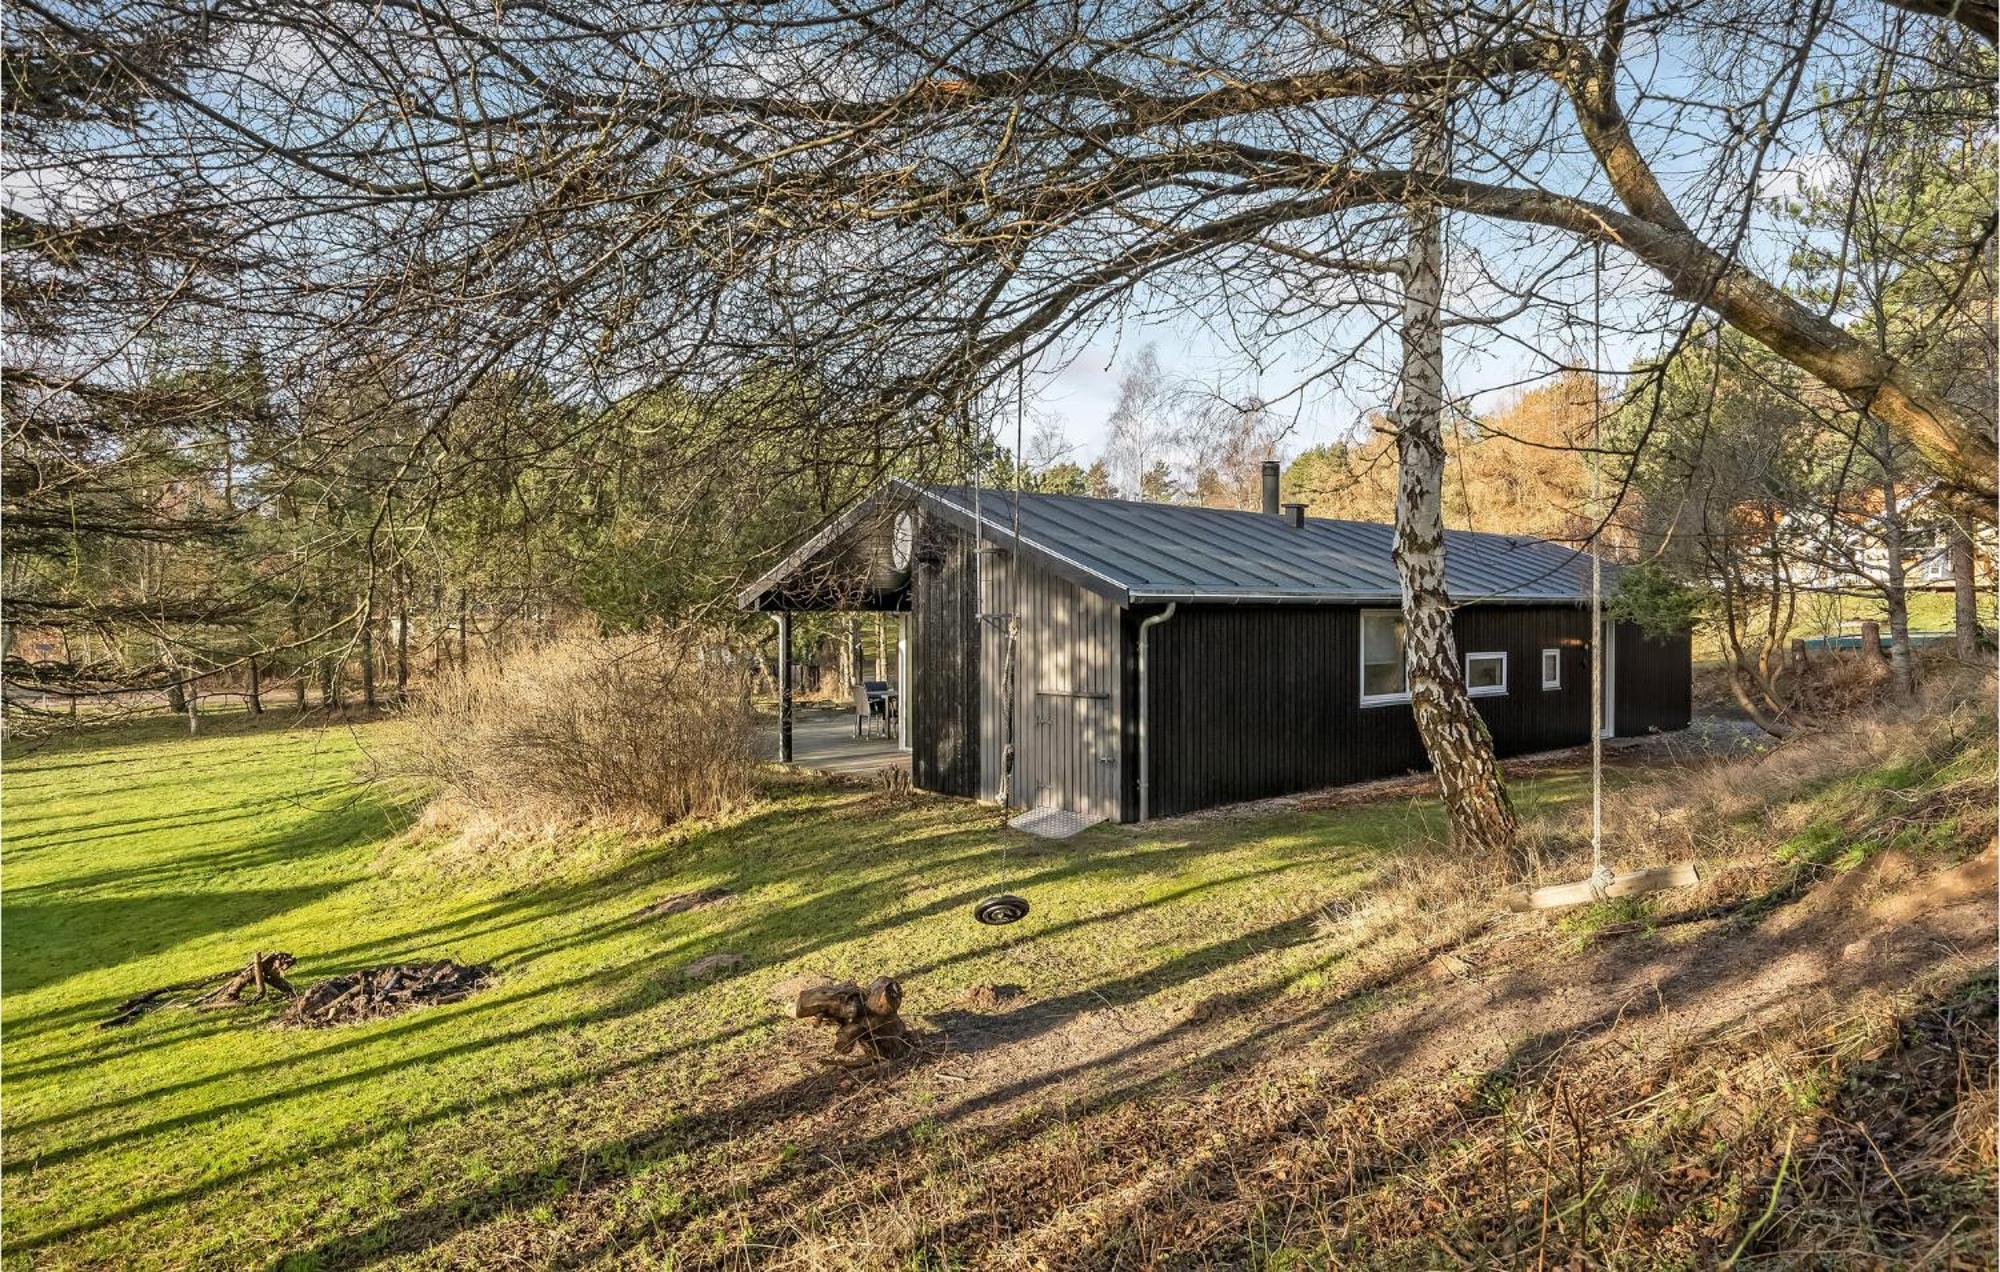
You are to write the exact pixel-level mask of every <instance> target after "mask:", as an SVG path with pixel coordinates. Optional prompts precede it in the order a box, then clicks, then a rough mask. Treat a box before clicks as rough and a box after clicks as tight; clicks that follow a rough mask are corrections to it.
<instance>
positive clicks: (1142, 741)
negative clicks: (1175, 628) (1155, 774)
mask: <svg viewBox="0 0 2000 1272" xmlns="http://www.w3.org/2000/svg"><path fill="white" fill-rule="evenodd" d="M1180 607H1181V603H1180V602H1179V601H1169V602H1168V603H1167V608H1165V609H1163V610H1161V611H1160V612H1159V613H1157V614H1149V615H1147V616H1146V617H1145V618H1142V619H1140V620H1139V820H1140V821H1145V820H1146V819H1147V818H1148V817H1150V816H1151V815H1152V790H1151V780H1150V779H1151V772H1152V767H1153V766H1152V759H1153V750H1152V744H1151V742H1150V741H1149V740H1148V738H1147V729H1146V717H1147V716H1148V715H1150V714H1152V706H1153V699H1152V695H1151V691H1150V690H1149V689H1148V688H1147V685H1146V644H1147V641H1146V637H1147V636H1148V635H1149V634H1150V633H1151V632H1152V630H1153V629H1154V628H1155V627H1157V626H1159V625H1160V624H1161V623H1164V622H1166V621H1167V620H1168V619H1170V618H1172V617H1173V616H1174V611H1175V610H1177V609H1179V608H1180Z"/></svg>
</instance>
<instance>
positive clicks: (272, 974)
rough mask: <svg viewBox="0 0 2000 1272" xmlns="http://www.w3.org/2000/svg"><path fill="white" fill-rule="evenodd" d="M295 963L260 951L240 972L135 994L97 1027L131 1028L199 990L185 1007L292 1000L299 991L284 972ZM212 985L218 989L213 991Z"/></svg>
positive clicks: (280, 953)
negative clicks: (272, 997)
mask: <svg viewBox="0 0 2000 1272" xmlns="http://www.w3.org/2000/svg"><path fill="white" fill-rule="evenodd" d="M296 962H298V960H297V959H295V958H293V957H292V956H291V955H290V954H287V953H285V952H284V951H283V950H274V951H272V952H270V953H268V954H267V953H265V952H264V951H262V950H259V951H258V952H257V953H255V954H252V955H251V956H250V961H249V963H248V964H246V965H245V966H244V967H243V969H242V970H241V971H237V972H234V973H231V972H217V973H216V974H215V975H213V976H204V977H201V978H199V979H197V980H188V981H177V982H175V983H174V984H172V985H162V986H160V987H159V988H158V989H149V990H147V991H146V992H145V993H143V994H134V995H133V996H132V997H130V998H128V999H126V1000H125V1001H124V1002H122V1003H119V1004H118V1006H117V1007H116V1008H114V1009H113V1010H112V1012H111V1014H110V1015H109V1016H107V1017H106V1018H105V1019H103V1020H100V1021H98V1022H97V1027H98V1028H99V1029H115V1028H117V1027H118V1026H119V1025H129V1024H131V1023H132V1022H133V1021H135V1020H137V1019H138V1018H139V1017H141V1016H143V1015H145V1014H146V1013H147V1012H149V1011H152V1010H154V1009H155V1008H159V1007H164V1006H166V1005H167V1004H168V1003H170V1002H173V1001H175V995H177V994H180V993H183V992H184V991H196V992H194V993H193V994H192V996H191V997H189V998H187V999H185V1000H184V1005H185V1006H188V1007H200V1008H204V1009H209V1010H213V1009H215V1008H220V1007H235V1006H237V1005H239V1004H241V1003H244V1002H246V1001H247V1002H253V1003H254V1002H262V1001H263V999H264V996H265V995H266V994H267V993H273V992H275V993H279V994H283V995H284V996H285V997H287V998H291V997H293V996H294V995H295V994H297V993H298V991H297V990H295V989H293V988H292V983H291V982H290V981H288V980H286V979H285V973H286V972H288V971H290V970H291V969H292V965H293V964H295V963H296ZM218 982H220V984H219V985H218ZM210 986H216V988H213V989H211V988H209V987H210ZM245 995H248V997H247V998H246V997H245Z"/></svg>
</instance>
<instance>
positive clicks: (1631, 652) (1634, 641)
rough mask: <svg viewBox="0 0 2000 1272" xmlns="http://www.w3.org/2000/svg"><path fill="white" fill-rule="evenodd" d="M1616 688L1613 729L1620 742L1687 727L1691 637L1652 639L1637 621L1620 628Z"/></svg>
mask: <svg viewBox="0 0 2000 1272" xmlns="http://www.w3.org/2000/svg"><path fill="white" fill-rule="evenodd" d="M1613 639H1615V640H1616V641H1617V642H1618V652H1617V657H1616V658H1615V659H1614V660H1613V666H1615V667H1616V668H1617V676H1616V679H1617V682H1618V684H1617V690H1616V693H1615V696H1614V698H1613V701H1614V702H1615V704H1616V706H1615V708H1614V715H1613V717H1612V721H1611V724H1612V727H1613V728H1614V729H1615V730H1616V731H1617V734H1618V736H1619V737H1621V738H1630V737H1638V736H1640V735H1642V734H1646V733H1651V732H1652V731H1653V730H1655V729H1658V730H1661V731H1668V730H1673V729H1685V728H1687V726H1688V719H1689V716H1690V714H1691V712H1692V709H1693V706H1692V704H1693V698H1694V686H1693V676H1694V663H1693V651H1692V649H1691V647H1690V646H1691V644H1692V638H1691V637H1690V636H1689V634H1688V633H1686V632H1682V633H1680V634H1679V635H1676V636H1669V637H1667V638H1666V639H1664V640H1655V639H1654V638H1653V637H1651V636H1648V635H1646V633H1645V632H1643V631H1641V630H1640V629H1639V626H1638V625H1637V624H1636V623H1620V624H1618V627H1617V631H1616V635H1615V636H1614V637H1613Z"/></svg>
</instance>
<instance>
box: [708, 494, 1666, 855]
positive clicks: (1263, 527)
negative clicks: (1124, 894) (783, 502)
mask: <svg viewBox="0 0 2000 1272" xmlns="http://www.w3.org/2000/svg"><path fill="white" fill-rule="evenodd" d="M1266 505H1267V509H1269V510H1268V511H1266V512H1261V513H1259V512H1243V511H1234V510H1224V509H1215V508H1199V507H1185V506H1179V505H1167V504H1151V503H1134V502H1128V501H1125V500H1115V499H1089V498H1083V497H1080V496H1068V495H1037V494H1026V495H1022V496H1020V498H1019V502H1018V508H1017V505H1016V502H1015V500H1014V498H1013V496H1011V495H1010V494H1008V493H1006V492H995V491H991V490H988V491H984V492H981V491H978V490H974V489H971V488H968V487H961V486H918V485H914V484H911V483H907V482H902V481H892V482H890V483H888V484H887V485H885V486H884V487H883V488H882V489H880V490H878V491H877V492H876V493H875V494H873V495H872V496H870V497H869V498H867V499H865V500H863V501H862V502H861V503H859V504H857V505H856V506H855V507H853V508H851V509H849V510H848V511H847V512H846V513H845V514H843V515H842V516H840V517H838V518H836V519H835V520H834V521H832V522H830V523H829V524H827V525H826V526H825V527H823V528H822V529H821V530H820V531H819V532H818V533H817V534H815V535H813V536H812V537H811V538H809V539H808V540H807V541H806V542H805V543H804V544H803V545H801V546H800V547H799V548H798V549H797V550H796V551H794V552H793V553H792V554H791V555H790V556H788V557H787V558H786V559H785V560H784V561H783V562H781V563H780V564H779V565H778V566H776V567H775V568H774V569H772V570H771V571H770V572H769V573H768V574H766V575H765V576H764V577H763V578H761V579H759V580H758V581H757V582H756V583H754V584H752V585H751V586H750V587H749V588H747V589H746V590H745V591H744V592H743V594H742V595H741V597H740V598H739V601H740V604H741V605H742V606H743V607H744V608H746V609H756V610H764V611H770V612H774V613H779V614H781V615H783V614H787V613H789V612H795V611H824V610H891V611H896V612H899V613H901V614H903V615H904V616H905V622H906V630H907V631H908V632H909V634H910V639H909V641H908V643H907V646H906V655H905V657H904V658H903V660H902V668H901V675H900V677H899V680H900V684H901V689H902V693H901V700H902V702H903V703H904V704H905V710H904V712H903V719H904V726H903V737H904V741H905V745H906V746H907V748H908V749H909V750H910V752H911V776H912V781H913V783H914V785H916V786H917V787H919V788H921V789H925V790H930V791H937V792H941V793H945V794H952V795H963V796H972V797H977V798H982V799H992V800H998V799H999V798H1000V797H1001V793H1002V770H1003V755H1004V753H1005V749H1006V740H1007V733H1008V729H1007V723H1008V721H1007V702H1008V695H1007V692H1006V684H1005V682H1006V678H1007V675H1008V670H1009V669H1008V666H1007V656H1006V650H1007V640H1008V632H1009V629H1010V627H1011V629H1012V630H1013V632H1014V634H1015V640H1016V645H1015V651H1014V659H1013V667H1012V676H1013V680H1014V693H1013V700H1014V704H1015V705H1014V715H1013V729H1012V732H1013V739H1014V755H1015V761H1014V765H1013V774H1012V779H1011V787H1010V789H1009V791H1008V802H1009V803H1010V804H1012V805H1013V806H1016V807H1024V808H1032V807H1052V808H1064V809H1068V810H1070V811H1072V812H1075V813H1077V814H1079V815H1081V816H1082V817H1084V818H1086V819H1110V820H1117V821H1138V820H1143V819H1146V818H1149V817H1161V816H1168V815H1172V814H1178V813H1185V812H1191V811H1193V810H1195V809H1200V808H1205V807H1209V806H1212V805H1216V804H1222V803H1228V802H1232V801H1237V800H1245V799H1254V798H1260V797H1264V796H1272V795H1281V794H1287V793H1291V792H1296V791H1303V790H1310V789H1313V788H1316V787H1323V786H1330V785H1337V784H1340V783H1346V782H1356V781H1362V780H1365V779H1368V778H1374V777H1382V776H1386V775H1390V774H1396V773H1401V772H1405V771H1408V770H1411V769H1418V768H1423V767H1425V765H1426V760H1425V757H1424V752H1423V747H1422V745H1421V743H1420V741H1419V739H1418V737H1417V730H1416V725H1415V721H1414V719H1413V718H1412V715H1411V711H1410V707H1409V693H1408V685H1407V682H1406V677H1405V670H1404V666H1403V650H1402V618H1401V615H1400V613H1399V610H1398V606H1399V604H1400V596H1401V593H1400V589H1399V586H1398V583H1397V578H1396V573H1395V567H1394V565H1393V563H1392V562H1391V560H1390V555H1389V553H1390V539H1391V533H1392V532H1391V528H1390V527H1388V526H1385V525H1376V524H1372V523H1367V522H1356V521H1331V520H1325V519H1322V518H1317V517H1306V516H1305V515H1304V509H1303V508H1302V507H1300V506H1298V505H1286V506H1285V507H1284V508H1283V509H1278V508H1277V507H1276V485H1275V481H1272V482H1269V483H1267V492H1266ZM1017 517H1018V526H1019V534H1018V537H1017V535H1016V532H1015V526H1016V524H1017V520H1016V519H1017ZM1446 560H1447V585H1448V588H1449V590H1450V593H1451V595H1452V598H1453V600H1454V602H1455V603H1456V604H1457V605H1458V606H1459V609H1458V611H1457V624H1456V626H1457V634H1458V643H1459V648H1460V650H1461V651H1462V653H1463V657H1464V659H1465V674H1466V681H1467V684H1468V685H1469V686H1470V688H1471V692H1472V695H1473V697H1474V699H1475V701H1476V704H1477V706H1478V709H1479V711H1480V713H1481V714H1482V715H1483V716H1484V717H1485V719H1486V722H1487V724H1488V726H1489V727H1490V728H1491V730H1492V733H1493V739H1494V743H1495V745H1496V747H1497V748H1498V750H1499V751H1500V753H1501V754H1503V755H1505V754H1518V753H1521V752H1525V751H1535V750H1542V749H1547V748H1551V747H1559V746H1567V745H1573V744H1579V743H1582V742H1586V741H1588V740H1589V733H1590V714H1591V713H1590V659H1591V657H1592V656H1593V655H1594V653H1595V651H1596V650H1597V649H1599V648H1605V649H1607V650H1608V651H1609V656H1608V657H1607V658H1606V660H1605V673H1606V676H1605V683H1606V687H1607V691H1606V702H1605V713H1604V718H1605V722H1606V726H1607V729H1606V731H1607V732H1608V733H1610V734H1613V735H1618V736H1627V735H1635V734H1643V733H1646V732H1649V731H1652V730H1656V729H1678V728H1682V727H1684V726H1685V725H1686V724H1687V722H1688V714H1689V644H1688V639H1687V637H1686V636H1685V635H1681V636H1678V637H1675V638H1672V639H1666V640H1655V639H1651V638H1648V637H1647V636H1645V635H1644V634H1643V633H1642V632H1640V631H1639V630H1638V629H1637V628H1636V627H1633V626H1631V625H1629V624H1609V623H1607V624H1606V629H1607V630H1606V633H1605V639H1604V640H1603V641H1594V640H1593V639H1592V636H1591V632H1590V630H1589V629H1590V620H1589V610H1588V601H1589V588H1590V566H1589V558H1588V557H1587V556H1585V555H1583V554H1581V553H1578V552H1576V551H1573V550H1572V549H1570V548H1567V547H1563V546H1561V545H1558V544H1551V543H1546V542H1542V541H1538V540H1534V539H1529V538H1521V537H1515V536H1509V535H1491V534H1469V533H1460V532H1451V533H1449V534H1448V535H1447V543H1446ZM1615 574H1616V571H1615V569H1614V568H1613V567H1610V566H1607V567H1606V569H1605V575H1606V580H1607V582H1606V586H1607V588H1608V587H1609V586H1610V581H1611V580H1612V579H1613V578H1615ZM781 626H786V625H785V624H781Z"/></svg>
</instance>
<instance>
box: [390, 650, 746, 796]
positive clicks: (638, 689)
mask: <svg viewBox="0 0 2000 1272" xmlns="http://www.w3.org/2000/svg"><path fill="white" fill-rule="evenodd" d="M409 716H410V719H411V722H412V724H413V725H414V728H413V730H412V733H413V737H412V739H411V743H410V748H409V752H408V768H409V770H410V771H411V772H412V773H413V775H415V776H417V777H419V778H424V779H428V780H430V781H431V782H434V783H435V784H436V785H437V787H438V788H439V794H440V798H441V800H442V801H443V802H444V803H445V804H446V805H447V806H448V807H447V812H448V814H449V815H451V816H453V817H455V818H464V819H467V820H480V821H485V822H487V823H489V824H490V825H492V826H494V827H497V828H502V829H547V828H551V827H558V826H567V825H573V824H576V823H581V822H601V823H615V824H620V825H629V826H634V827H637V828H648V829H651V828H658V827H661V826H666V825H670V824H672V823H674V822H677V821H680V820H682V819H684V818H688V817H699V816H704V815H707V814H710V813H714V812H717V811H720V810H721V809H724V808H726V807H728V806H730V805H731V804H733V803H736V802H738V801H739V800H741V799H743V798H744V797H745V796H747V795H748V793H749V791H750V786H751V779H752V775H753V773H754V770H755V767H756V762H757V757H756V747H755V735H754V732H753V728H752V713H751V709H750V702H749V695H748V692H747V685H746V681H745V678H744V675H743V674H742V671H741V669H740V668H739V667H737V666H735V665H733V664H732V663H731V662H730V661H729V660H727V659H725V658H722V657H719V656H717V655H716V654H715V653H714V651H713V648H712V647H710V646H707V645H705V644H704V643H703V642H702V641H701V640H700V639H699V637H698V636H697V635H696V634H694V633H691V632H687V631H667V632H659V633H650V634H645V635H629V636H616V637H609V638H603V637H598V636H595V635H583V634H577V635H570V636H564V637H560V638H557V639H553V640H549V641H545V642H541V643H537V644H535V645H532V646H528V647H524V648H521V649H517V650H515V651H512V652H510V653H509V654H507V655H505V656H504V657H502V658H500V659H499V660H497V661H495V662H491V663H486V664H483V665H480V666H476V667H473V668H470V669H468V670H467V671H466V672H465V673H464V674H462V675H457V676H447V677H445V678H444V680H443V682H442V683H440V684H438V685H437V686H436V688H435V691H434V692H433V693H431V694H430V695H428V696H427V697H426V698H425V699H424V700H423V701H422V702H420V703H418V704H417V705H415V706H413V707H412V708H411V710H410V713H409Z"/></svg>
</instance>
